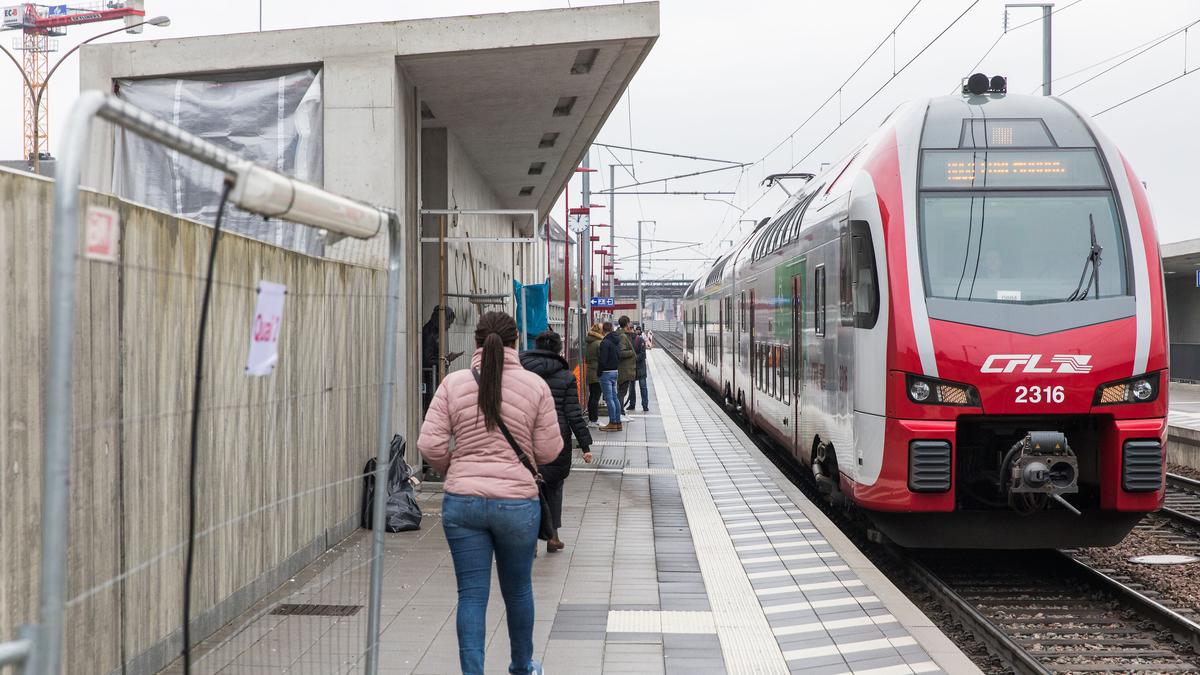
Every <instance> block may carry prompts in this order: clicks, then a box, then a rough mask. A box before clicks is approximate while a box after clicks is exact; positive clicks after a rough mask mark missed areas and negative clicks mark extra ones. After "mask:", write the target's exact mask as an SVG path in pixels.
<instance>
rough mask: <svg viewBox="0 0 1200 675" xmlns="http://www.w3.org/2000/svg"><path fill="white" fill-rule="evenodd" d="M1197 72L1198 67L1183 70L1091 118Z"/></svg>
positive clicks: (1093, 115)
mask: <svg viewBox="0 0 1200 675" xmlns="http://www.w3.org/2000/svg"><path fill="white" fill-rule="evenodd" d="M1197 70H1200V67H1197V68H1192V69H1191V70H1185V71H1184V72H1183V73H1180V74H1179V75H1176V76H1175V77H1172V78H1170V79H1168V80H1165V81H1163V82H1159V83H1158V84H1156V85H1154V86H1153V87H1150V88H1149V89H1146V90H1145V91H1142V92H1140V93H1137V94H1134V95H1133V96H1130V97H1129V98H1127V99H1125V100H1124V101H1121V102H1120V103H1116V104H1114V105H1110V106H1108V107H1107V108H1105V109H1104V110H1101V111H1100V112H1097V113H1092V117H1099V116H1101V115H1103V114H1104V113H1106V112H1109V111H1110V110H1116V109H1117V108H1120V107H1121V106H1123V105H1125V104H1126V103H1130V102H1132V101H1136V100H1138V99H1139V98H1141V97H1143V96H1145V95H1146V94H1149V93H1151V92H1153V91H1157V90H1159V89H1162V88H1163V87H1165V86H1167V85H1168V84H1171V83H1172V82H1175V81H1176V80H1181V79H1183V78H1185V77H1187V76H1188V75H1191V74H1192V73H1194V72H1196V71H1197Z"/></svg>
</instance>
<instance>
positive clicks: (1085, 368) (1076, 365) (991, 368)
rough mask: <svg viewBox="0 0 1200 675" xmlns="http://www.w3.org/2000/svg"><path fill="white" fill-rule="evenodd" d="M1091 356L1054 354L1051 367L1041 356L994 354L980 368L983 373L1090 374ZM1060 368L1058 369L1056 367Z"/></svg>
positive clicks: (1051, 358)
mask: <svg viewBox="0 0 1200 675" xmlns="http://www.w3.org/2000/svg"><path fill="white" fill-rule="evenodd" d="M1091 360H1092V355H1091V354H1054V355H1052V356H1051V357H1050V365H1047V366H1043V365H1041V361H1042V355H1041V354H992V355H991V356H989V357H987V360H985V361H984V362H983V366H981V367H980V368H979V372H981V373H1012V372H1016V370H1017V368H1020V369H1021V372H1022V373H1090V372H1092V366H1091ZM1056 365H1057V366H1058V367H1057V369H1056V368H1054V366H1056Z"/></svg>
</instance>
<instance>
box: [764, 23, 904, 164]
mask: <svg viewBox="0 0 1200 675" xmlns="http://www.w3.org/2000/svg"><path fill="white" fill-rule="evenodd" d="M922 1H923V0H917V1H916V2H915V3H913V5H912V7H909V8H908V11H907V12H905V13H904V16H902V17H900V20H899V21H898V22H896V25H895V26H893V27H892V29H891V30H890V31H888V32H887V34H886V35H884V36H883V39H882V40H880V41H879V43H878V44H877V45H875V48H874V49H872V50H871V53H869V54H867V56H866V58H864V59H863V60H862V61H860V62H859V64H858V66H857V67H855V69H854V71H853V72H851V73H850V75H849V76H847V77H846V79H845V80H844V81H843V82H842V83H841V84H840V85H838V87H837V88H836V89H834V90H833V91H832V92H831V93H830V94H829V96H828V97H826V98H825V100H824V101H821V103H820V105H818V106H817V107H816V108H815V109H814V110H813V111H812V112H811V113H810V114H809V116H808V117H806V118H804V121H803V122H801V123H800V126H798V127H796V128H795V129H793V130H792V132H791V133H790V134H788V135H786V136H784V137H783V139H782V140H781V141H779V142H778V143H776V144H775V146H774V147H772V148H771V149H770V150H768V151H766V152H765V153H763V156H762V157H760V158H758V159H757V160H755V161H754V162H751V164H759V163H760V162H763V161H764V160H766V158H768V157H770V156H771V155H772V154H774V152H775V151H776V150H778V149H779V148H781V147H783V144H784V143H787V142H788V141H790V140H792V139H793V138H795V136H796V134H798V133H800V131H801V130H802V129H803V128H804V127H805V126H807V125H808V123H809V122H811V121H812V120H813V118H814V117H816V116H817V114H818V113H820V112H821V111H822V110H824V109H825V106H826V105H829V102H830V101H832V100H833V99H834V98H837V97H838V96H839V95H840V94H841V92H842V90H843V89H845V88H846V85H848V84H850V80H853V79H854V76H855V75H857V74H858V73H859V71H861V70H862V69H863V67H864V66H866V65H867V63H868V62H869V61H870V60H871V59H872V58H874V56H875V55H876V54H878V53H879V50H880V49H882V48H883V46H884V45H886V44H887V43H888V40H894V39H895V36H896V31H898V30H900V26H902V25H904V22H905V21H907V20H908V17H909V16H911V15H912V13H913V12H914V11H915V10H916V9H917V7H918V6H919V5H920V4H921V2H922ZM893 70H895V68H894V67H893ZM893 77H895V73H893Z"/></svg>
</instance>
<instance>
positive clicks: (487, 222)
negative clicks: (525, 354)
mask: <svg viewBox="0 0 1200 675" xmlns="http://www.w3.org/2000/svg"><path fill="white" fill-rule="evenodd" d="M422 158H423V162H424V164H423V166H422V173H421V175H422V196H423V199H424V207H425V208H429V209H437V208H448V209H502V208H505V207H504V204H503V202H502V201H501V200H500V198H499V197H498V196H497V195H496V194H495V192H493V191H492V188H491V186H489V185H488V183H487V182H486V181H485V180H484V178H483V177H482V175H480V173H479V171H478V170H477V169H476V166H475V163H474V161H473V160H472V158H471V157H470V156H469V155H468V154H467V152H466V151H465V149H464V148H463V146H462V144H461V143H460V142H459V141H458V139H457V138H455V136H454V133H453V132H451V131H448V130H446V129H444V128H433V129H424V130H423V131H422ZM518 220H520V219H518V218H513V217H511V216H468V215H463V216H457V217H454V216H448V217H446V220H445V227H446V236H447V237H467V236H470V237H514V236H523V235H522V234H521V233H520V231H519V226H520V224H519V223H518V222H517V221H518ZM524 220H526V221H527V220H528V219H524ZM423 223H424V234H423V236H425V237H437V236H438V227H439V224H438V218H437V217H436V216H426V217H425V218H424V219H423ZM524 229H526V231H527V230H528V228H527V227H526V228H524ZM539 250H540V252H541V254H540V258H539V256H538V255H535V252H536V251H539ZM544 258H545V250H544V249H541V248H540V247H537V246H535V245H532V244H509V243H473V244H471V245H470V246H468V245H467V244H465V243H461V242H449V243H447V244H446V263H445V264H446V270H445V280H444V281H445V290H446V292H447V293H448V294H451V293H460V294H470V293H473V292H478V293H503V294H506V297H507V300H506V301H505V304H504V305H490V306H477V305H474V304H472V303H471V302H470V301H469V300H467V299H466V298H456V297H448V298H447V301H446V305H447V306H448V307H450V308H451V309H453V310H454V314H455V322H454V324H453V325H452V326H450V328H449V330H448V335H447V341H446V352H447V353H451V352H460V351H461V352H463V353H464V354H465V356H463V357H462V358H460V359H458V360H456V361H455V362H453V363H452V364H451V366H450V370H455V369H458V368H463V367H467V366H468V365H469V361H468V358H469V356H470V354H471V353H472V352H474V350H475V339H474V335H475V323H476V322H477V321H478V320H479V317H480V315H481V313H482V312H486V311H489V310H503V311H506V312H509V313H510V314H511V313H512V312H513V311H514V308H513V302H512V282H513V278H514V276H515V278H516V279H517V280H519V281H522V282H526V281H529V282H533V283H537V282H539V281H540V280H541V279H540V278H539V276H538V275H539V274H544V271H543V269H544V267H545V260H544ZM539 260H540V261H541V265H540V266H539V265H538V264H537V262H538V261H539ZM439 270H440V261H439V253H438V244H436V243H429V244H422V305H423V311H422V312H421V316H422V322H424V321H425V320H427V319H428V318H429V316H430V315H431V314H432V312H433V309H434V307H436V306H437V304H438V295H439V285H438V272H439Z"/></svg>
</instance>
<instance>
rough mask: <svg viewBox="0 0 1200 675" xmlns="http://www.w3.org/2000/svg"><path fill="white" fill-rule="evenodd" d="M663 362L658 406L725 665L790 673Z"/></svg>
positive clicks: (674, 375) (673, 374) (733, 669)
mask: <svg viewBox="0 0 1200 675" xmlns="http://www.w3.org/2000/svg"><path fill="white" fill-rule="evenodd" d="M662 365H663V366H665V367H660V368H657V369H656V372H657V373H660V376H659V383H658V384H659V386H660V387H661V391H660V392H659V396H658V405H659V408H660V409H661V410H662V411H663V412H662V414H663V426H664V428H665V429H666V432H667V439H668V442H669V445H670V450H671V459H672V461H673V463H674V465H675V469H676V470H680V471H681V473H680V475H679V476H678V480H679V493H680V497H681V498H682V501H683V506H684V510H685V511H686V513H687V519H688V525H689V526H690V527H691V530H692V541H693V542H694V543H695V546H696V558H697V560H698V561H699V563H700V572H701V574H702V575H703V577H704V586H705V590H706V591H707V592H708V600H709V604H710V606H711V607H712V617H713V621H714V623H715V624H716V628H717V637H718V639H719V640H720V642H721V652H722V655H723V656H724V657H725V667H726V669H727V670H728V672H730V673H787V672H788V666H787V661H786V660H785V659H784V655H783V652H782V651H781V650H780V647H779V643H778V642H776V641H775V639H774V637H773V635H772V634H771V626H770V624H769V623H768V622H767V617H766V615H765V614H764V613H763V610H762V607H761V606H760V605H759V603H758V600H757V598H756V597H755V595H754V588H753V587H752V586H751V584H750V579H749V578H747V576H746V574H745V572H744V571H743V570H742V566H741V563H740V562H739V561H738V557H737V553H736V551H735V550H734V543H733V540H732V539H731V538H730V535H729V533H728V532H727V531H726V530H725V527H724V526H723V524H722V520H721V514H720V512H719V511H718V510H717V505H716V504H714V503H713V500H712V497H711V496H710V495H709V493H708V487H707V485H705V482H704V477H703V476H702V475H700V473H699V469H700V467H699V466H698V465H697V464H696V458H695V457H694V456H693V454H692V451H691V448H690V447H689V446H688V439H687V436H686V435H685V433H684V430H683V427H682V425H681V420H680V418H679V417H678V416H677V415H676V414H675V409H674V403H673V400H674V399H676V398H677V397H678V396H679V395H680V394H682V393H683V392H681V391H679V384H680V382H679V377H680V376H679V374H678V371H676V370H674V369H672V368H670V366H668V365H667V364H662ZM693 393H694V392H693Z"/></svg>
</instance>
